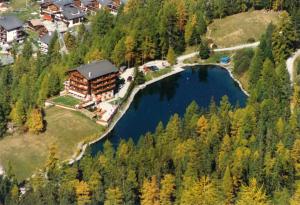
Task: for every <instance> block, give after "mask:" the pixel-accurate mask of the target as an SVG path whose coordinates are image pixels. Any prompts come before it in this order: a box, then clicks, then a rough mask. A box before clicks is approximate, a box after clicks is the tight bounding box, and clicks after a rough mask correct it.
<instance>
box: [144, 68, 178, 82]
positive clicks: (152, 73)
mask: <svg viewBox="0 0 300 205" xmlns="http://www.w3.org/2000/svg"><path fill="white" fill-rule="evenodd" d="M172 71H173V69H172V68H171V67H168V68H164V69H160V70H158V71H150V72H148V73H147V74H146V75H145V78H146V81H149V80H152V79H154V78H158V77H160V76H162V75H165V74H167V73H170V72H172Z"/></svg>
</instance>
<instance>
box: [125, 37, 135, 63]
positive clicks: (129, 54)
mask: <svg viewBox="0 0 300 205" xmlns="http://www.w3.org/2000/svg"><path fill="white" fill-rule="evenodd" d="M135 44H136V42H135V39H134V38H133V36H127V37H126V39H125V50H126V51H125V60H126V61H127V65H128V67H129V66H130V65H131V63H132V60H133V59H134V57H135V51H134V49H135V46H136V45H135Z"/></svg>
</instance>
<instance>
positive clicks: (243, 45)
mask: <svg viewBox="0 0 300 205" xmlns="http://www.w3.org/2000/svg"><path fill="white" fill-rule="evenodd" d="M258 45H259V42H255V43H248V44H241V45H238V46H234V47H229V48H217V49H214V52H223V51H234V50H240V49H244V48H255V47H257V46H258ZM198 54H199V52H194V53H190V54H186V55H182V56H179V57H178V58H177V62H178V64H181V63H183V61H185V60H186V59H189V58H192V57H195V56H197V55H198Z"/></svg>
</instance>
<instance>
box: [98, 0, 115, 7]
mask: <svg viewBox="0 0 300 205" xmlns="http://www.w3.org/2000/svg"><path fill="white" fill-rule="evenodd" d="M98 2H99V3H100V4H101V5H103V6H108V5H109V4H111V3H112V0H98Z"/></svg>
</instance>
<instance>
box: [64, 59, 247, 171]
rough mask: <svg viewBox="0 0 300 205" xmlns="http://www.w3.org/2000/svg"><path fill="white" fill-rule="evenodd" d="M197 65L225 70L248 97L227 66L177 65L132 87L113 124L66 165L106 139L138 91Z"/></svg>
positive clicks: (215, 64) (82, 148)
mask: <svg viewBox="0 0 300 205" xmlns="http://www.w3.org/2000/svg"><path fill="white" fill-rule="evenodd" d="M197 65H201V66H209V65H211V66H219V67H220V68H222V69H225V70H226V71H227V72H228V73H229V75H230V77H231V78H232V79H233V80H234V81H235V82H236V83H237V84H238V85H239V88H240V89H241V90H242V92H243V93H244V94H245V95H246V96H247V97H249V93H248V92H247V91H246V90H245V89H244V87H243V85H242V83H241V82H240V81H239V80H238V79H237V78H236V77H235V76H234V75H233V73H232V70H231V68H230V67H229V66H227V65H222V64H217V63H208V64H201V63H194V64H184V63H179V64H177V65H175V66H174V68H173V71H172V72H170V73H167V74H165V75H162V76H160V77H158V78H155V79H152V80H150V81H147V82H145V83H144V84H141V85H138V86H136V87H134V89H133V90H132V91H131V93H130V96H129V98H128V100H127V101H126V102H125V103H126V104H125V108H124V109H123V110H121V112H120V113H119V115H118V116H116V119H113V122H112V123H111V124H110V125H109V126H108V128H107V129H106V131H105V132H104V133H103V134H102V135H100V136H99V137H98V138H97V139H95V140H93V141H91V142H88V143H85V144H81V145H79V146H80V153H79V154H78V155H77V156H75V157H73V158H71V159H70V160H67V161H69V163H68V164H69V165H71V164H73V163H75V162H77V161H79V160H81V159H82V157H83V156H84V153H85V151H86V149H87V148H88V147H89V146H91V145H93V144H95V143H97V142H99V141H100V140H103V139H104V138H105V137H107V135H108V134H109V133H110V132H111V131H112V130H113V129H114V127H115V126H116V125H117V123H118V122H119V120H121V118H122V117H123V115H124V114H125V113H126V112H127V110H128V109H129V107H130V105H131V104H132V101H133V100H134V97H135V96H136V94H137V93H138V92H139V91H141V90H143V89H145V88H146V87H147V86H148V85H151V84H153V83H156V82H158V81H160V80H163V79H165V78H168V77H170V76H173V75H176V74H178V73H181V72H183V71H185V70H186V69H185V68H186V67H192V66H197Z"/></svg>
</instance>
